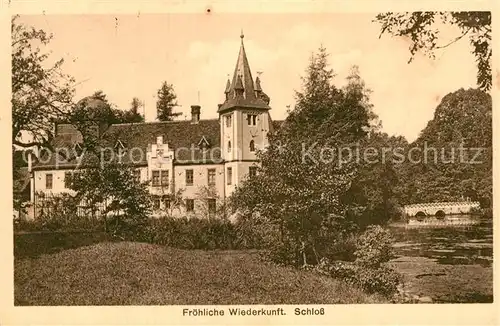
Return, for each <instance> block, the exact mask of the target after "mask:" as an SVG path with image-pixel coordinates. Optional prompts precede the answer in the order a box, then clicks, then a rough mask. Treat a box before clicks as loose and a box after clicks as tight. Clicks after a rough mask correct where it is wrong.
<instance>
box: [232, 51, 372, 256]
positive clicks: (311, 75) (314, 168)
mask: <svg viewBox="0 0 500 326" xmlns="http://www.w3.org/2000/svg"><path fill="white" fill-rule="evenodd" d="M333 76H334V73H333V71H332V70H331V69H330V68H329V67H328V54H327V52H326V49H324V48H320V49H319V51H318V53H316V54H314V55H313V56H312V58H311V61H310V63H309V66H308V68H307V70H306V76H305V77H304V78H303V87H302V90H301V91H298V92H296V99H297V101H296V106H295V108H294V109H293V110H292V111H291V112H290V114H289V116H288V117H287V119H286V121H285V122H284V124H283V125H282V127H281V128H280V129H278V131H277V132H276V134H272V135H270V145H269V147H267V148H266V150H265V151H263V152H260V153H259V157H260V159H261V168H260V170H259V173H258V174H257V176H256V177H254V178H251V179H249V180H248V181H246V182H245V183H244V184H243V186H242V187H240V188H238V189H237V190H236V191H235V192H234V194H233V195H232V197H231V205H233V207H235V208H236V209H238V210H239V211H240V212H241V214H242V216H243V217H242V218H246V219H254V220H255V221H257V222H259V223H267V224H269V226H270V227H269V228H268V229H269V230H276V232H277V233H278V234H279V236H278V237H277V238H278V239H279V240H278V241H277V242H278V245H277V249H276V250H274V251H273V252H274V253H275V254H277V255H278V256H279V257H281V258H280V259H282V260H285V261H286V262H288V263H296V264H303V265H305V264H308V263H314V262H318V261H319V260H320V258H321V257H323V256H324V255H325V254H326V251H325V249H326V244H327V243H331V242H332V241H335V239H336V238H337V237H339V236H340V235H341V234H343V232H347V231H348V230H350V227H351V226H352V225H351V223H349V221H347V220H346V219H345V218H344V217H345V212H346V206H345V205H344V203H342V202H341V196H342V195H343V194H344V193H345V192H346V191H348V189H349V188H350V187H351V183H352V181H353V180H354V176H355V175H356V172H357V164H356V162H355V160H346V161H342V162H340V160H339V155H338V153H336V152H335V150H336V149H339V148H350V146H352V144H353V143H355V142H356V141H358V140H360V139H362V138H364V137H366V134H367V131H366V127H367V126H369V124H370V118H369V114H368V112H367V110H366V108H365V106H364V105H365V103H363V102H362V101H361V99H362V98H363V97H360V96H358V95H359V94H355V92H351V93H349V92H344V91H342V90H340V89H338V88H337V87H335V86H334V85H333ZM327 239H328V240H327ZM284 253H286V254H284ZM284 256H285V257H287V258H283V257H284Z"/></svg>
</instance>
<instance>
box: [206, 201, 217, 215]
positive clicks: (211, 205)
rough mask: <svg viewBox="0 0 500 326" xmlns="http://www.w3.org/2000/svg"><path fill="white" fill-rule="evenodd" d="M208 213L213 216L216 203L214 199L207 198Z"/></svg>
mask: <svg viewBox="0 0 500 326" xmlns="http://www.w3.org/2000/svg"><path fill="white" fill-rule="evenodd" d="M207 201H208V213H209V214H215V210H216V207H217V206H216V203H215V199H214V198H209V199H208V200H207Z"/></svg>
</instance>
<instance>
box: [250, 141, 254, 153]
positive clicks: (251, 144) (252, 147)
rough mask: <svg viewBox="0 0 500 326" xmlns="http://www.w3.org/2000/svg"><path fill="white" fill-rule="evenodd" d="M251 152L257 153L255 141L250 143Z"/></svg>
mask: <svg viewBox="0 0 500 326" xmlns="http://www.w3.org/2000/svg"><path fill="white" fill-rule="evenodd" d="M250 152H255V142H254V141H253V140H251V141H250Z"/></svg>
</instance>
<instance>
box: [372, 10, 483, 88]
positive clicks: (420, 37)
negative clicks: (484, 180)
mask: <svg viewBox="0 0 500 326" xmlns="http://www.w3.org/2000/svg"><path fill="white" fill-rule="evenodd" d="M375 21H377V22H378V23H380V25H381V34H380V35H381V36H382V34H384V33H389V34H392V35H394V36H403V37H406V38H407V39H408V40H409V41H410V53H411V57H410V60H409V62H411V61H412V59H413V56H414V55H415V53H417V51H423V52H424V53H426V54H428V55H429V57H431V58H434V55H435V52H436V50H439V49H443V48H446V47H448V46H450V45H452V44H453V43H455V42H457V41H459V40H460V39H462V38H464V37H466V36H468V38H469V43H470V45H471V46H472V53H473V54H474V56H475V57H476V64H477V84H478V86H479V88H480V89H482V90H489V89H490V88H491V83H492V80H491V51H492V46H491V12H489V11H466V12H441V11H439V12H437V11H436V12H431V11H425V12H405V13H393V12H388V13H381V14H378V15H377V16H376V18H375ZM439 24H447V25H453V26H456V27H457V28H458V29H459V33H460V34H459V35H458V36H457V37H456V38H455V39H453V40H451V41H448V42H447V43H442V41H441V43H440V42H439V38H440V37H439V30H440V27H439Z"/></svg>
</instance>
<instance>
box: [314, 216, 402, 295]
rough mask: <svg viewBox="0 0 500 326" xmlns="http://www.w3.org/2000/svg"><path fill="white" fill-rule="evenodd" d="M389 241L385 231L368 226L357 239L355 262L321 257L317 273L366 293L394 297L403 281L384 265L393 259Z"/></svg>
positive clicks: (388, 235) (397, 274) (377, 227)
mask: <svg viewBox="0 0 500 326" xmlns="http://www.w3.org/2000/svg"><path fill="white" fill-rule="evenodd" d="M391 243H392V241H391V237H390V234H389V232H388V231H387V230H385V229H383V228H382V227H380V226H370V227H368V228H367V229H366V230H365V231H364V232H362V233H361V234H360V235H359V236H358V237H357V239H356V246H355V251H354V256H355V257H356V258H355V260H354V261H341V260H330V259H328V258H326V257H325V258H322V259H321V261H320V263H319V264H318V265H317V266H316V270H318V271H319V272H321V273H323V274H326V275H329V276H332V277H335V278H340V279H343V280H345V281H346V282H348V283H350V284H353V285H357V286H359V287H361V288H362V289H364V290H365V291H367V292H369V293H380V294H383V295H386V296H388V297H390V296H392V295H394V294H396V292H397V288H398V285H400V284H401V282H402V277H401V275H400V274H399V273H397V272H396V271H394V270H393V269H391V268H390V267H388V266H386V265H385V264H384V263H386V262H388V261H389V260H390V259H391V258H392V244H391Z"/></svg>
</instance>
